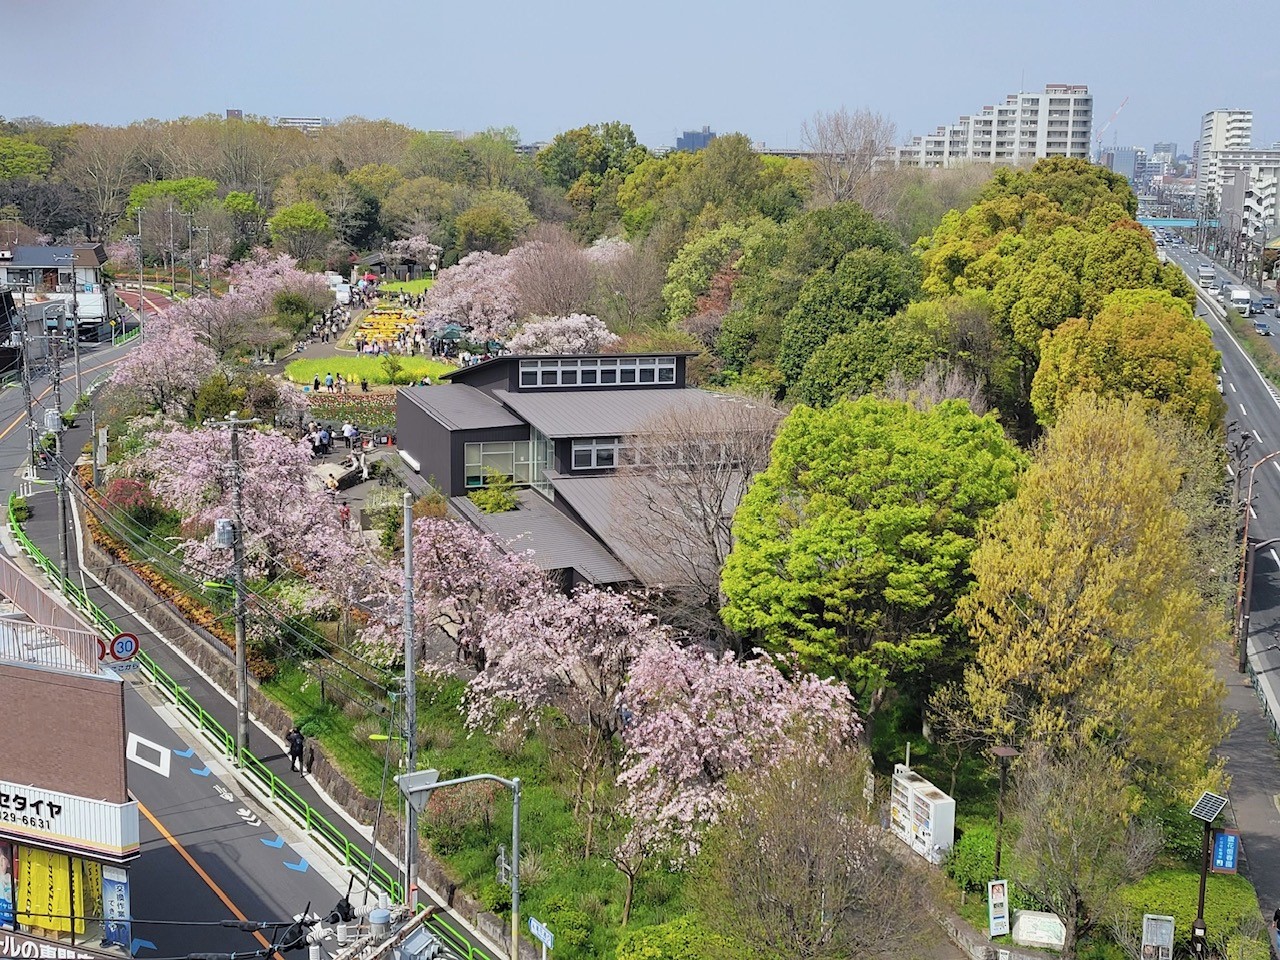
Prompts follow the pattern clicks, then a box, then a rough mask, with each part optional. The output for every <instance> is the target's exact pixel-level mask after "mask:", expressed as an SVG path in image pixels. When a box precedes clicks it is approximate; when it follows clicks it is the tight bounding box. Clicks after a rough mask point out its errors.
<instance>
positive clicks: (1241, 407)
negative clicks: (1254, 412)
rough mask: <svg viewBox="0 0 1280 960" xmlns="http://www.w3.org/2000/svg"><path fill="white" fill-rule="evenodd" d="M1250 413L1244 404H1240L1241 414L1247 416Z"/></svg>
mask: <svg viewBox="0 0 1280 960" xmlns="http://www.w3.org/2000/svg"><path fill="white" fill-rule="evenodd" d="M1248 415H1249V411H1248V410H1246V409H1245V408H1244V404H1243V403H1242V404H1240V416H1242V417H1247V416H1248Z"/></svg>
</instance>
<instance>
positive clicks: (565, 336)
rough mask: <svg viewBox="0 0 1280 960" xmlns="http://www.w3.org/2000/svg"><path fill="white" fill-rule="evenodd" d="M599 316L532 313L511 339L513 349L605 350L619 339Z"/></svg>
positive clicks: (545, 350) (575, 351) (597, 351)
mask: <svg viewBox="0 0 1280 960" xmlns="http://www.w3.org/2000/svg"><path fill="white" fill-rule="evenodd" d="M619 339H620V338H619V337H617V336H616V335H615V334H612V333H610V332H609V328H608V327H606V326H605V325H604V321H602V320H601V319H600V318H599V317H589V316H586V315H584V314H581V313H574V314H570V315H569V316H567V317H530V318H529V319H528V320H526V321H525V322H524V324H523V325H522V326H521V327H520V332H519V333H517V334H516V335H515V336H513V337H512V338H511V339H510V340H508V341H507V348H508V349H509V350H510V351H511V352H512V353H603V352H605V351H606V350H607V349H608V348H609V347H612V346H613V345H614V344H616V343H618V342H619Z"/></svg>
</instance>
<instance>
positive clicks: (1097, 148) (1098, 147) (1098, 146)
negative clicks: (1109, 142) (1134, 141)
mask: <svg viewBox="0 0 1280 960" xmlns="http://www.w3.org/2000/svg"><path fill="white" fill-rule="evenodd" d="M1128 102H1129V98H1128V97H1125V98H1124V99H1123V100H1121V101H1120V106H1118V107H1116V112H1115V113H1113V114H1112V115H1111V116H1110V117H1109V118H1108V119H1107V122H1106V123H1104V124H1103V125H1102V129H1100V130H1099V131H1098V135H1097V136H1096V137H1095V138H1094V150H1093V160H1094V162H1095V163H1101V162H1102V135H1103V134H1104V133H1106V132H1107V128H1108V127H1110V126H1111V124H1113V123H1115V121H1116V117H1118V116H1120V111H1121V110H1123V109H1124V105H1125V104H1126V103H1128Z"/></svg>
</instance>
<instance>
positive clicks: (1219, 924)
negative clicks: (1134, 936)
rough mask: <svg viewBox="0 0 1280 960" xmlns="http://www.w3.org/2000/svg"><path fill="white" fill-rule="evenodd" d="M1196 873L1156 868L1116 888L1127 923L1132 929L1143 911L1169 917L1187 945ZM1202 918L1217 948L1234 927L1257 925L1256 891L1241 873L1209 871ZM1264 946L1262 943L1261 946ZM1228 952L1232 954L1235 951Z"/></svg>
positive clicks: (1196, 893)
mask: <svg viewBox="0 0 1280 960" xmlns="http://www.w3.org/2000/svg"><path fill="white" fill-rule="evenodd" d="M1199 895H1200V875H1199V872H1198V871H1195V870H1156V871H1154V872H1152V873H1149V874H1147V876H1145V877H1143V878H1142V879H1141V880H1139V881H1138V882H1137V883H1133V884H1130V885H1129V886H1127V887H1125V888H1123V889H1122V890H1121V891H1120V902H1121V905H1122V907H1121V909H1122V910H1124V909H1125V908H1127V911H1128V914H1129V916H1128V917H1127V921H1128V926H1129V927H1130V928H1132V929H1133V930H1134V931H1135V932H1136V931H1137V929H1138V927H1140V926H1141V924H1142V915H1143V914H1144V913H1160V914H1166V915H1168V916H1172V917H1173V921H1174V930H1175V931H1176V932H1177V935H1178V940H1179V942H1180V943H1181V945H1182V947H1183V948H1184V949H1190V942H1191V924H1192V922H1193V921H1194V920H1195V918H1196V907H1197V901H1198V899H1199ZM1204 914H1205V916H1204V922H1205V927H1206V929H1207V930H1208V936H1209V941H1210V942H1211V943H1212V944H1213V945H1215V946H1216V947H1218V948H1222V947H1223V946H1225V944H1226V942H1227V939H1228V938H1229V937H1233V936H1234V935H1235V934H1236V933H1237V932H1238V931H1240V930H1242V929H1243V930H1245V931H1248V932H1252V931H1253V930H1256V929H1258V928H1259V927H1260V926H1261V917H1260V916H1259V913H1258V895H1257V893H1256V892H1255V891H1254V889H1253V884H1251V883H1250V882H1249V881H1248V880H1246V879H1245V878H1244V877H1241V876H1230V875H1225V874H1210V875H1209V880H1208V886H1207V888H1206V890H1205V898H1204ZM1264 949H1265V947H1264ZM1231 956H1233V957H1234V956H1236V954H1235V953H1233V954H1231Z"/></svg>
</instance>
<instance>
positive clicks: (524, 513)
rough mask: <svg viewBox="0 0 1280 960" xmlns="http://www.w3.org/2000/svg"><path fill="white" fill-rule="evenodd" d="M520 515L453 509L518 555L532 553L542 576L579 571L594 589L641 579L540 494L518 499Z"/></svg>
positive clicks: (460, 503) (525, 493) (457, 502)
mask: <svg viewBox="0 0 1280 960" xmlns="http://www.w3.org/2000/svg"><path fill="white" fill-rule="evenodd" d="M516 496H517V498H518V499H519V501H520V509H518V510H508V511H506V512H505V513H485V512H484V511H482V510H480V509H479V508H478V507H477V506H476V505H475V504H474V503H472V502H471V501H470V500H468V499H467V498H466V497H454V498H452V500H451V501H450V503H451V504H452V505H453V506H454V508H455V509H456V510H457V511H458V512H459V513H460V514H462V515H463V516H464V517H465V518H466V519H467V520H468V521H470V522H471V523H472V524H474V525H475V526H477V527H479V528H480V529H481V530H483V531H484V532H485V533H488V534H490V535H491V536H493V537H495V538H496V539H497V540H498V541H500V542H501V543H503V544H505V545H506V546H507V547H508V548H509V549H511V550H513V551H520V550H528V551H530V552H531V557H530V559H532V560H533V562H534V563H535V564H537V566H538V568H539V569H541V570H566V569H569V568H573V569H574V570H577V571H578V572H579V573H580V574H581V575H582V576H583V577H584V578H585V579H587V580H590V581H591V582H592V583H628V582H630V581H632V580H635V579H636V578H635V576H634V575H633V574H632V573H631V571H630V570H628V569H627V568H626V567H625V566H623V565H622V564H621V563H619V562H618V560H617V559H616V558H615V557H613V556H612V555H611V554H610V553H609V551H608V550H606V549H605V548H604V547H602V546H601V545H600V544H599V543H598V542H597V541H596V540H595V539H594V538H593V537H592V536H591V534H589V533H587V531H585V530H583V529H582V528H581V527H580V526H578V525H577V524H576V523H574V522H573V521H572V520H571V519H569V518H568V517H567V516H565V515H564V514H563V513H561V512H560V511H559V510H557V509H556V508H555V507H554V506H552V505H551V503H549V502H548V501H547V499H546V498H545V497H544V496H542V494H540V493H535V492H534V491H532V490H521V491H519V492H518V493H517V494H516Z"/></svg>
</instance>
